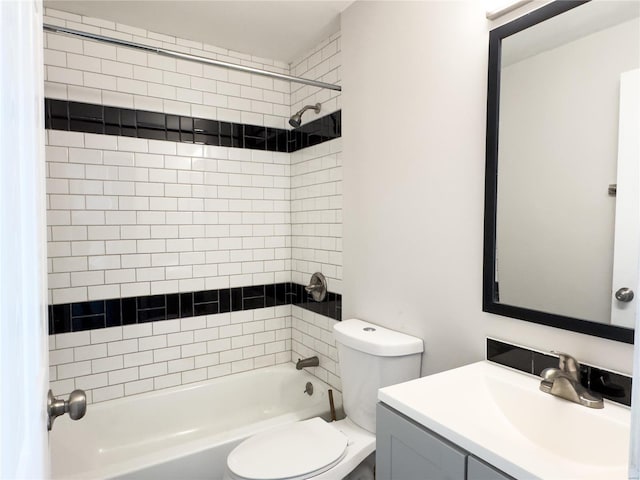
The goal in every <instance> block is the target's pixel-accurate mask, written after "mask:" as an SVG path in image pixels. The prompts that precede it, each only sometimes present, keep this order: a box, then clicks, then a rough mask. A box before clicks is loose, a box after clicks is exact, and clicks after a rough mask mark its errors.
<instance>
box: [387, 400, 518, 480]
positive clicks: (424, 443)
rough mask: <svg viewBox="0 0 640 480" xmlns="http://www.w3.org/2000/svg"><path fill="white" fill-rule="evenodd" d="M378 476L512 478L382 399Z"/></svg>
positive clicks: (392, 479)
mask: <svg viewBox="0 0 640 480" xmlns="http://www.w3.org/2000/svg"><path fill="white" fill-rule="evenodd" d="M376 479H377V480H510V479H511V477H509V476H508V475H505V474H504V473H502V472H500V471H498V470H496V469H494V468H493V467H491V466H489V465H487V464H485V463H484V462H481V461H479V460H478V459H476V458H474V457H472V456H470V454H469V453H468V452H467V451H465V450H463V449H462V448H460V447H458V446H456V445H454V444H452V443H450V442H448V441H447V440H445V439H444V438H442V437H440V436H439V435H437V434H436V433H433V432H431V431H429V430H428V429H426V428H425V427H423V426H421V425H419V424H417V423H415V422H413V421H412V420H411V419H409V418H407V417H405V416H404V415H402V414H401V413H398V412H397V411H395V410H393V409H391V408H389V407H387V406H386V405H384V404H382V403H378V406H377V411H376Z"/></svg>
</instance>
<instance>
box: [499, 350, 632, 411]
mask: <svg viewBox="0 0 640 480" xmlns="http://www.w3.org/2000/svg"><path fill="white" fill-rule="evenodd" d="M487 360H489V361H491V362H495V363H499V364H501V365H505V366H507V367H511V368H514V369H516V370H520V371H521V372H525V373H530V374H532V375H536V376H540V374H541V373H542V371H543V370H544V369H545V368H549V367H557V366H558V357H557V356H554V355H547V354H544V353H540V352H535V351H533V350H529V349H527V348H523V347H519V346H516V345H511V344H509V343H504V342H501V341H499V340H494V339H492V338H487ZM580 383H582V385H584V386H585V387H587V388H588V389H590V390H592V391H594V392H598V393H600V394H601V395H602V396H603V397H604V398H606V399H608V400H611V401H613V402H617V403H621V404H623V405H627V406H630V405H631V377H629V376H626V375H621V374H619V373H615V372H610V371H607V370H604V369H601V368H598V367H593V366H591V365H581V367H580Z"/></svg>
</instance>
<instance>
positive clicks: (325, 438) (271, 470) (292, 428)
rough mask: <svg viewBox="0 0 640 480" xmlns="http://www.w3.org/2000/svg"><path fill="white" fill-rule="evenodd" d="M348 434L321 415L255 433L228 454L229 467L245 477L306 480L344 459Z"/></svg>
mask: <svg viewBox="0 0 640 480" xmlns="http://www.w3.org/2000/svg"><path fill="white" fill-rule="evenodd" d="M347 443H348V438H347V437H346V435H344V434H343V433H342V432H340V431H339V430H338V429H336V428H334V427H333V426H332V425H330V424H328V423H326V422H325V421H324V420H322V419H321V418H320V417H315V418H312V419H309V420H305V421H300V422H295V423H292V424H288V425H284V426H282V427H279V428H276V429H273V430H269V431H266V432H263V433H259V434H257V435H254V436H253V437H250V438H248V439H247V440H245V441H243V442H242V443H241V444H240V445H238V446H237V447H236V448H235V449H234V450H233V451H232V452H231V453H230V454H229V456H228V458H227V467H228V469H229V470H230V472H231V473H232V474H233V475H234V476H236V477H237V478H241V479H245V480H276V479H287V480H303V479H306V478H311V477H314V476H316V475H319V474H321V473H322V472H325V471H327V470H329V469H330V468H332V467H333V466H335V465H336V464H337V463H338V462H340V461H341V460H342V458H343V457H344V455H345V452H346V449H347Z"/></svg>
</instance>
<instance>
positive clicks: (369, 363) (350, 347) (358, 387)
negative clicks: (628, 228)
mask: <svg viewBox="0 0 640 480" xmlns="http://www.w3.org/2000/svg"><path fill="white" fill-rule="evenodd" d="M333 333H334V336H335V339H336V345H337V347H338V357H339V358H338V359H339V366H340V376H341V380H342V404H343V407H344V411H345V413H346V414H347V417H348V418H349V419H351V421H352V422H354V423H355V424H356V425H358V426H360V427H362V428H364V429H365V430H368V431H370V432H372V433H375V431H376V403H377V400H378V389H379V388H382V387H387V386H389V385H394V384H396V383H402V382H406V381H408V380H413V379H414V378H418V377H419V376H420V364H421V356H422V351H423V348H424V347H423V344H422V340H421V339H420V338H416V337H412V336H411V335H406V334H404V333H400V332H396V331H394V330H389V329H387V328H383V327H380V326H378V325H373V324H371V323H367V322H363V321H362V320H357V319H350V320H345V321H343V322H340V323H337V324H336V325H335V326H334V327H333Z"/></svg>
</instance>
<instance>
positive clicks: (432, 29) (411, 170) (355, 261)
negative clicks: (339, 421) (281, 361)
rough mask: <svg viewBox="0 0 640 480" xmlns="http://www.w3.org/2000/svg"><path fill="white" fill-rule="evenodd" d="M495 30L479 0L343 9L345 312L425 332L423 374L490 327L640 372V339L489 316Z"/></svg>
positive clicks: (467, 348)
mask: <svg viewBox="0 0 640 480" xmlns="http://www.w3.org/2000/svg"><path fill="white" fill-rule="evenodd" d="M490 27H491V25H490V23H489V22H488V21H487V20H486V19H485V11H484V8H483V4H482V2H472V1H469V2H406V3H405V2H356V3H354V4H353V5H352V6H351V7H350V8H349V9H347V10H346V11H345V12H344V13H343V16H342V55H343V70H342V78H343V86H344V91H343V99H342V102H343V107H344V111H343V133H344V136H343V151H344V158H345V161H344V166H343V169H344V172H343V184H344V189H343V190H344V205H343V210H344V278H343V294H344V306H343V318H349V317H361V318H363V319H366V320H369V321H372V322H374V323H378V324H380V325H383V326H387V327H389V328H395V329H398V330H401V331H403V332H406V333H410V334H413V335H417V336H419V337H421V338H423V339H424V342H425V355H424V359H423V372H422V373H423V375H424V374H428V373H432V372H437V371H441V370H444V369H447V368H452V367H455V366H458V365H462V364H464V363H468V362H472V361H476V360H480V359H482V358H483V357H484V344H485V336H487V335H491V336H495V337H497V338H502V339H504V340H507V341H511V342H514V343H520V344H523V345H527V346H531V347H535V348H538V349H542V350H551V349H557V350H565V351H568V352H570V353H572V354H574V355H575V356H576V357H577V358H578V359H579V360H582V361H585V362H591V363H595V364H599V365H602V366H605V367H608V368H612V369H617V370H620V371H623V372H627V373H628V372H630V371H631V362H632V353H633V348H632V346H630V345H625V344H620V343H617V342H612V341H608V340H602V339H598V338H595V337H590V336H586V335H581V334H576V333H572V332H566V331H562V330H558V329H554V328H549V327H544V326H540V325H534V324H530V323H527V322H523V321H519V320H514V319H510V318H506V317H500V316H496V315H490V314H486V313H483V312H482V234H483V203H484V202H483V194H484V192H483V189H484V162H485V158H484V149H485V128H486V125H485V124H486V117H485V115H486V90H487V80H486V79H487V52H488V32H489V29H490Z"/></svg>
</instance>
